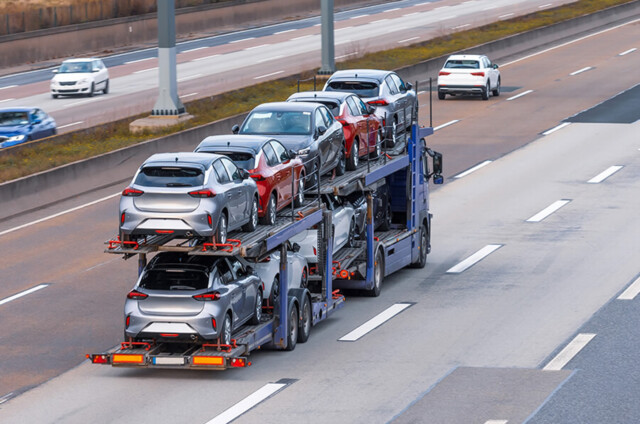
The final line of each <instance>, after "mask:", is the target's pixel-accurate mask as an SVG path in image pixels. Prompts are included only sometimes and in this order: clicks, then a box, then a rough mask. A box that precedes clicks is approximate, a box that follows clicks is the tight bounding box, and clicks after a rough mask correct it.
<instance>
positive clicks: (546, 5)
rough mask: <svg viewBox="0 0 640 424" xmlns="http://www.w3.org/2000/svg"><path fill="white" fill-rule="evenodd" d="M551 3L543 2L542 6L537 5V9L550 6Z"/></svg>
mask: <svg viewBox="0 0 640 424" xmlns="http://www.w3.org/2000/svg"><path fill="white" fill-rule="evenodd" d="M551 5H552V3H547V4H543V5H542V6H538V9H544V8H545V7H549V6H551Z"/></svg>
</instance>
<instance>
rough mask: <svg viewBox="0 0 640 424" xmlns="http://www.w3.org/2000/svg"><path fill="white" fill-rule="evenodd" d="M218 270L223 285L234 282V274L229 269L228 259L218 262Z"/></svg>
mask: <svg viewBox="0 0 640 424" xmlns="http://www.w3.org/2000/svg"><path fill="white" fill-rule="evenodd" d="M217 268H218V272H219V273H220V279H221V280H222V284H229V283H231V282H232V281H233V272H231V268H229V264H228V263H227V260H226V258H221V259H220V260H219V261H218V264H217Z"/></svg>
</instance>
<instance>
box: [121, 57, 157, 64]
mask: <svg viewBox="0 0 640 424" xmlns="http://www.w3.org/2000/svg"><path fill="white" fill-rule="evenodd" d="M151 59H155V57H145V58H144V59H137V60H130V61H128V62H124V64H125V65H130V64H132V63H138V62H144V61H145V60H151Z"/></svg>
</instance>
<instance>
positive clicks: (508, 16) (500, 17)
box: [498, 13, 513, 19]
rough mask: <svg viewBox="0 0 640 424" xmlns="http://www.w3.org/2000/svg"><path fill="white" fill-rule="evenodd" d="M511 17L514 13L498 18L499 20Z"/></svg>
mask: <svg viewBox="0 0 640 424" xmlns="http://www.w3.org/2000/svg"><path fill="white" fill-rule="evenodd" d="M509 16H513V13H507V14H506V15H502V16H498V19H504V18H508V17H509Z"/></svg>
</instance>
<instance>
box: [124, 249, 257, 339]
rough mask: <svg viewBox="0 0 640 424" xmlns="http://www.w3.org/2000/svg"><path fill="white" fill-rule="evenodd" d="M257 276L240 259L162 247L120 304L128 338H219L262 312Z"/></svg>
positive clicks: (251, 321) (228, 336)
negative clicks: (188, 252)
mask: <svg viewBox="0 0 640 424" xmlns="http://www.w3.org/2000/svg"><path fill="white" fill-rule="evenodd" d="M262 290H263V284H262V281H261V280H260V278H259V277H258V276H257V275H256V274H255V273H253V271H252V270H251V269H250V268H247V267H245V266H244V265H243V264H242V263H241V262H240V261H239V260H238V259H236V258H233V257H221V256H197V255H188V254H186V253H175V252H161V253H159V254H158V255H156V256H155V257H154V258H153V259H152V260H151V261H149V264H148V265H147V266H146V267H145V269H144V270H143V272H142V274H141V275H140V278H139V279H138V282H137V283H136V285H135V287H134V288H133V290H132V291H131V292H129V294H128V295H127V300H126V302H125V305H124V320H125V330H124V336H125V339H126V340H129V339H133V340H137V341H141V340H150V339H151V340H156V341H168V342H202V341H216V340H217V341H218V342H219V343H222V344H230V342H231V335H232V334H233V331H235V330H236V329H238V328H239V327H240V326H242V325H243V324H245V323H246V322H250V323H252V324H258V323H260V320H261V318H262Z"/></svg>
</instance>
